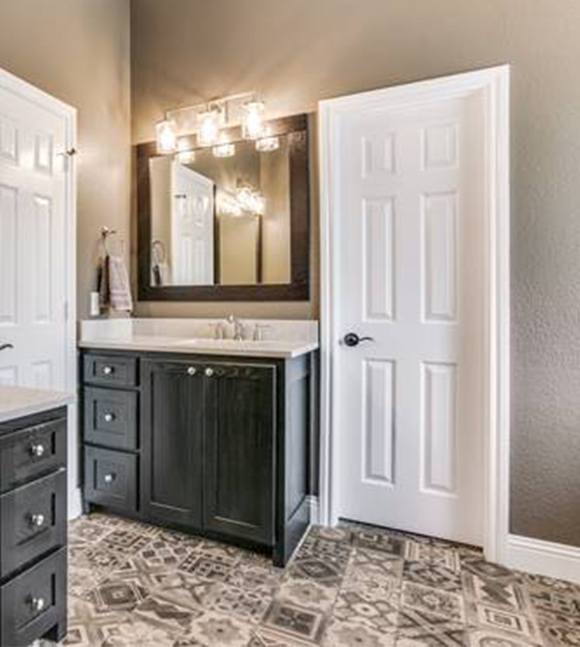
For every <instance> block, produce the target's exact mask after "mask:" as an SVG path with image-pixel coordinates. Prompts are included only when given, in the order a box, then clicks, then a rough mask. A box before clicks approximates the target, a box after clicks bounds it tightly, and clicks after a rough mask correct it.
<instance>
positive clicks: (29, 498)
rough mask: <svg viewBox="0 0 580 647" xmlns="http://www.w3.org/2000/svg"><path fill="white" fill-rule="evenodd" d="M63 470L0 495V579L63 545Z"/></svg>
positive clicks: (64, 522)
mask: <svg viewBox="0 0 580 647" xmlns="http://www.w3.org/2000/svg"><path fill="white" fill-rule="evenodd" d="M66 517H67V510H66V471H65V470H60V471H59V472H56V473H55V474H51V475H50V476H45V477H43V478H41V479H38V480H36V481H34V482H32V483H29V484H28V485H23V486H22V487H19V488H17V489H16V490H13V491H11V492H8V493H6V494H3V495H2V496H0V577H6V576H7V575H9V574H10V573H12V572H14V571H15V570H17V569H19V568H20V567H22V566H25V565H26V564H28V563H29V562H31V561H33V560H34V559H37V558H38V557H40V556H42V555H44V554H46V553H48V552H49V551H51V550H54V549H55V548H59V547H60V546H63V545H64V544H65V543H66Z"/></svg>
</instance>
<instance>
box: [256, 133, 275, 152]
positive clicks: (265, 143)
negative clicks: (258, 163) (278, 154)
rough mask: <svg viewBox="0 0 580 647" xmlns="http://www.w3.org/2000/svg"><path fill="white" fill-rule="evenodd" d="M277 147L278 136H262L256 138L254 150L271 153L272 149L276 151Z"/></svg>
mask: <svg viewBox="0 0 580 647" xmlns="http://www.w3.org/2000/svg"><path fill="white" fill-rule="evenodd" d="M279 148H280V138H279V137H274V136H270V137H262V138H261V139H257V140H256V150H257V151H258V152H260V153H271V152H272V151H277V150H278V149H279Z"/></svg>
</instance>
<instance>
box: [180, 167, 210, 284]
mask: <svg viewBox="0 0 580 647" xmlns="http://www.w3.org/2000/svg"><path fill="white" fill-rule="evenodd" d="M171 169H172V173H171V179H172V191H173V207H172V216H171V220H172V226H171V251H172V259H171V262H172V282H173V284H174V285H213V282H214V257H213V248H214V193H215V191H214V189H215V184H214V182H213V181H212V180H210V179H209V178H207V177H205V176H204V175H201V173H197V172H196V171H193V170H192V169H190V168H187V167H186V166H183V165H182V164H180V163H179V162H173V163H172V165H171Z"/></svg>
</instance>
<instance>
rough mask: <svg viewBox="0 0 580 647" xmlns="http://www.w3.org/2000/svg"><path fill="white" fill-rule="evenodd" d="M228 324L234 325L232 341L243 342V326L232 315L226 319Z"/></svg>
mask: <svg viewBox="0 0 580 647" xmlns="http://www.w3.org/2000/svg"><path fill="white" fill-rule="evenodd" d="M227 322H228V323H229V324H233V325H234V340H235V341H243V340H244V324H243V323H242V322H241V321H240V320H239V319H238V318H237V317H235V316H234V315H233V314H232V315H230V316H229V317H228V318H227Z"/></svg>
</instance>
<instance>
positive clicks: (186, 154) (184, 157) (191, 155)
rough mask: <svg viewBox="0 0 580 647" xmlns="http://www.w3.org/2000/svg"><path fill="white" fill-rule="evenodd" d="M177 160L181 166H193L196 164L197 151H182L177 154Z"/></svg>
mask: <svg viewBox="0 0 580 647" xmlns="http://www.w3.org/2000/svg"><path fill="white" fill-rule="evenodd" d="M177 159H178V160H179V162H180V163H181V164H193V162H195V151H181V152H179V153H177Z"/></svg>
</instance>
